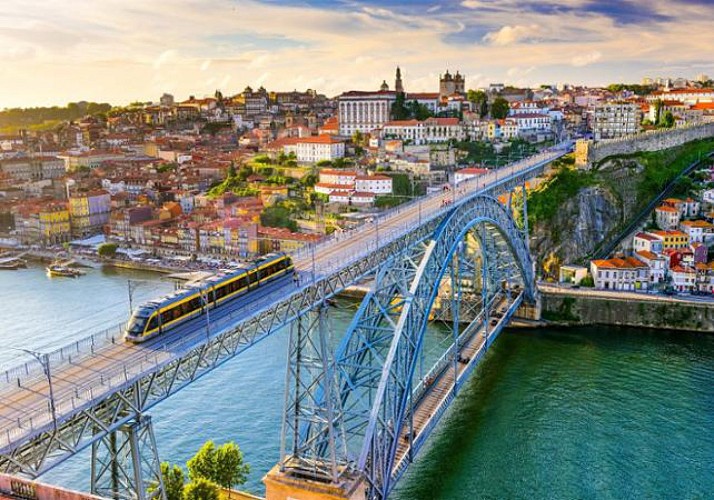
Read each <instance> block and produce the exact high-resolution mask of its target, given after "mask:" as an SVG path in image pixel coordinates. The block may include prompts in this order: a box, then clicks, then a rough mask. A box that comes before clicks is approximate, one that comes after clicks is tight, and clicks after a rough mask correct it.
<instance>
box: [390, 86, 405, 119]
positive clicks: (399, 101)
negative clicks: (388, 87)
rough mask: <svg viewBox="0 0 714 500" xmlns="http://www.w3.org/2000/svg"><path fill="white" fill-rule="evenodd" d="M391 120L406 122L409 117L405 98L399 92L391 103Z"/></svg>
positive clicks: (402, 93)
mask: <svg viewBox="0 0 714 500" xmlns="http://www.w3.org/2000/svg"><path fill="white" fill-rule="evenodd" d="M391 111H392V120H406V119H407V118H408V117H409V110H408V109H407V106H406V96H405V95H404V92H399V93H398V94H397V97H396V98H395V99H394V103H392V110H391Z"/></svg>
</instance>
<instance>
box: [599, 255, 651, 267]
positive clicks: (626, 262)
mask: <svg viewBox="0 0 714 500" xmlns="http://www.w3.org/2000/svg"><path fill="white" fill-rule="evenodd" d="M592 263H593V264H594V265H595V266H596V267H601V268H603V269H641V268H647V267H648V266H647V265H646V264H645V263H644V262H642V261H641V260H639V259H636V258H635V257H624V258H614V259H600V260H593V261H592Z"/></svg>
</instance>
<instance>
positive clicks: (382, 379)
mask: <svg viewBox="0 0 714 500" xmlns="http://www.w3.org/2000/svg"><path fill="white" fill-rule="evenodd" d="M526 231H527V228H526V229H525V230H521V229H519V228H518V227H517V226H516V224H515V223H514V221H513V218H512V217H511V214H510V213H509V210H508V208H507V207H504V206H503V205H502V204H501V203H499V202H498V201H497V200H495V199H494V198H492V197H489V196H477V197H475V198H472V199H470V200H469V201H467V202H465V203H462V204H460V205H459V206H457V207H456V208H454V209H453V210H452V211H451V212H450V213H449V214H448V215H447V216H446V217H445V218H444V219H442V220H441V221H440V223H439V225H438V226H437V227H436V228H435V230H434V232H433V234H432V235H431V236H430V237H429V238H426V239H423V240H419V241H416V242H415V243H414V244H413V245H412V246H409V247H405V248H404V250H403V251H402V252H401V253H395V254H393V255H392V256H391V257H390V258H389V259H388V260H386V261H384V263H383V264H382V265H381V266H380V268H379V270H378V271H377V275H376V279H375V282H374V286H373V288H372V289H371V291H370V292H369V293H368V294H367V296H366V297H365V298H364V300H363V301H362V304H361V306H360V308H359V311H358V312H357V314H356V315H355V317H354V319H353V321H352V323H351V325H350V327H349V329H348V331H347V332H346V334H345V336H344V339H343V341H342V343H341V345H340V346H339V348H338V349H337V351H336V353H335V354H334V358H333V359H332V360H330V361H328V360H326V357H327V355H328V354H327V353H326V352H325V349H326V348H325V343H324V329H325V327H324V326H321V327H319V328H313V329H310V328H309V327H307V328H305V329H302V328H301V331H300V334H299V335H298V338H299V339H300V340H299V341H296V342H292V343H291V351H290V372H289V376H288V382H289V384H288V389H287V390H288V398H287V399H286V413H285V422H284V434H283V438H284V443H283V452H284V457H285V458H284V460H283V463H282V470H283V471H284V472H286V473H292V474H296V475H300V476H304V477H305V476H309V477H311V478H312V479H313V480H317V481H330V482H337V480H338V477H339V475H340V474H341V473H344V472H351V473H354V472H356V473H357V474H360V475H362V476H363V477H364V478H365V479H366V480H367V481H368V482H369V491H370V492H371V493H370V495H371V498H386V497H387V495H388V494H389V492H390V491H391V490H392V488H393V486H394V484H395V483H396V481H397V480H398V478H399V477H400V476H401V474H402V473H403V472H404V470H405V469H406V466H407V465H408V463H410V462H411V460H412V459H413V456H414V454H415V453H416V451H418V449H419V448H420V447H421V445H422V444H423V442H424V440H425V439H426V437H428V435H429V433H430V431H431V428H433V424H432V425H431V428H429V429H418V428H417V426H415V424H414V422H413V418H414V415H415V411H417V406H418V403H419V401H420V400H421V399H423V398H424V397H425V395H426V394H427V393H428V392H429V387H428V384H432V383H433V381H429V382H428V383H426V384H425V380H427V381H428V380H429V379H428V378H425V377H424V376H423V374H422V375H421V376H417V367H418V364H419V362H420V359H421V356H422V354H423V352H422V346H423V342H424V334H425V331H426V326H427V322H428V320H429V319H430V312H431V311H432V308H433V305H434V302H435V300H436V298H437V293H438V292H439V290H440V288H441V287H442V285H443V283H444V280H445V279H448V281H449V283H450V289H451V292H450V293H451V299H450V301H448V302H449V303H450V304H451V305H450V311H451V317H452V320H453V333H454V342H453V343H452V345H451V347H450V349H449V350H448V352H447V353H445V354H444V356H442V359H440V362H437V365H436V366H435V367H434V368H433V369H432V371H431V372H430V373H434V374H435V375H434V376H439V375H440V374H441V373H443V372H444V371H447V370H449V365H450V364H453V365H454V366H455V368H454V373H455V375H454V383H453V391H454V394H455V393H456V390H457V389H458V387H459V386H460V385H461V383H463V377H461V379H459V376H458V369H457V366H458V365H457V360H458V358H460V357H462V356H461V354H460V353H461V352H462V351H461V349H462V348H463V347H464V346H465V345H466V342H467V341H468V339H469V336H471V338H472V336H473V332H474V328H478V327H479V326H481V327H482V328H483V329H484V342H483V344H484V350H485V349H486V348H487V347H488V345H489V344H490V343H491V342H492V341H493V339H494V338H495V336H496V335H497V334H498V331H500V328H501V327H502V325H503V324H505V321H507V320H508V318H509V317H510V315H511V314H513V312H514V311H515V310H516V309H517V308H518V306H519V305H520V303H521V301H522V300H524V299H525V300H527V301H530V302H533V301H535V299H536V290H535V280H534V276H533V265H532V262H531V257H530V253H529V250H528V248H527V244H526V241H527V236H526V235H527V232H526ZM469 238H470V240H469ZM470 241H471V242H472V243H475V244H476V245H478V247H479V252H478V259H473V258H468V255H467V249H468V248H469V242H470ZM471 246H472V247H473V244H472V245H471ZM464 275H465V276H467V277H469V278H472V279H470V281H471V282H473V281H475V279H476V276H479V277H480V283H479V291H480V292H481V299H480V300H479V301H478V303H477V304H476V306H477V309H478V311H477V312H476V314H474V315H473V320H472V321H471V325H469V327H467V328H465V329H464V331H463V332H459V328H460V326H459V325H460V321H459V317H458V316H459V311H460V310H461V309H462V308H464V307H465V308H468V307H469V304H468V303H466V302H464V304H463V305H462V301H461V298H462V296H463V293H464V292H463V290H462V283H463V281H464V278H463V277H462V276H464ZM515 283H518V285H519V292H518V294H517V296H515V297H514V296H512V295H515V294H512V293H511V292H508V293H504V290H505V288H504V286H503V285H504V284H508V285H509V286H510V285H513V284H515ZM521 286H522V287H523V288H522V289H521V288H520V287H521ZM520 290H522V291H520ZM494 303H498V304H499V305H500V304H505V307H506V309H507V314H506V318H505V321H499V322H498V327H497V331H495V332H489V311H490V309H491V308H492V306H493V304H494ZM472 306H473V304H472ZM311 339H312V340H311ZM308 345H310V346H312V348H311V349H307V348H306V346H308ZM318 346H319V347H318ZM308 353H319V354H318V355H308ZM479 357H480V355H479ZM318 360H319V362H317V361H318ZM475 361H477V360H474V362H475ZM320 367H324V369H321V368H320ZM301 371H302V372H301ZM469 371H470V370H469ZM449 401H450V400H449ZM447 405H448V402H447ZM305 409H307V410H308V411H305ZM444 409H445V407H444V408H443V409H442V410H441V412H442V413H443V410H444ZM439 416H440V414H439V415H437V418H436V420H438V417H439ZM431 417H432V415H431V414H430V415H429V419H431ZM434 423H435V422H434ZM286 429H289V432H287V433H286V432H285V430H286ZM417 431H419V432H418V433H417ZM286 441H287V442H286ZM400 454H401V455H400Z"/></svg>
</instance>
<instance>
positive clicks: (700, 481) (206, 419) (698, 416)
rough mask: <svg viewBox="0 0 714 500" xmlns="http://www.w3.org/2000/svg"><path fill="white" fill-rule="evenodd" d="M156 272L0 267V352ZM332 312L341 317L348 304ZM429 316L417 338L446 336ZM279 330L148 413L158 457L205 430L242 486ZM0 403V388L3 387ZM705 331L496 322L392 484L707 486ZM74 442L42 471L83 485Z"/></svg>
mask: <svg viewBox="0 0 714 500" xmlns="http://www.w3.org/2000/svg"><path fill="white" fill-rule="evenodd" d="M159 277H160V276H159V275H156V274H152V273H143V272H128V271H117V270H107V269H104V270H99V269H94V270H90V271H89V272H88V274H87V275H86V276H83V277H82V278H79V279H76V280H72V279H58V278H55V279H49V278H47V277H46V275H45V274H44V271H43V269H41V268H39V267H33V268H30V269H27V270H20V271H14V272H10V271H5V272H3V273H2V274H0V365H8V364H9V365H12V364H14V363H17V362H19V361H21V356H22V355H21V354H20V355H18V354H19V353H18V352H16V351H12V350H10V349H8V347H10V346H13V347H21V348H32V349H38V350H47V349H50V348H51V347H53V346H57V345H62V344H64V343H68V342H69V341H71V340H73V339H74V338H76V337H81V336H83V335H86V334H87V333H88V332H92V331H95V330H97V329H98V328H99V326H100V325H106V323H112V322H118V321H121V320H124V319H125V318H126V314H127V311H128V293H127V280H128V279H132V280H141V281H138V283H139V286H138V287H137V288H136V291H135V292H134V302H135V303H138V302H140V301H143V300H146V299H148V298H150V297H154V296H157V295H160V294H161V293H164V292H167V291H169V290H171V289H172V285H171V284H170V283H167V282H165V281H161V280H160V279H159ZM343 306H344V308H343V309H332V310H331V312H330V317H331V320H332V321H333V324H334V325H336V326H337V327H338V329H339V327H342V329H344V326H346V324H347V322H348V321H349V318H350V315H351V314H352V312H353V309H351V307H350V305H349V304H343ZM445 335H446V334H445V332H443V331H439V330H438V329H432V331H430V333H429V339H428V340H429V342H428V346H430V348H431V349H433V350H434V352H436V348H435V346H437V345H438V344H439V343H440V342H443V341H444V337H445ZM286 350H287V338H286V335H284V334H276V335H273V336H272V337H270V338H268V339H266V340H264V341H263V342H261V343H260V344H258V345H256V346H255V347H253V348H252V349H250V350H248V351H247V352H245V353H244V354H242V355H240V356H239V357H238V358H236V359H234V360H232V361H230V362H228V363H226V364H225V365H223V366H222V367H220V368H218V369H217V370H215V371H213V372H212V373H209V374H207V375H206V376H204V377H203V378H201V379H200V380H199V381H197V382H195V383H194V384H192V385H191V386H189V387H187V388H186V389H184V390H183V391H181V392H179V393H178V394H176V395H174V396H172V397H171V398H169V399H168V400H166V401H164V402H162V403H160V404H159V405H158V406H156V407H155V408H154V409H153V410H152V411H151V412H150V414H151V416H152V418H153V422H154V429H155V432H156V439H157V445H158V448H159V453H160V455H161V458H162V460H168V461H171V462H175V463H184V462H185V461H186V460H187V459H188V458H190V457H191V456H192V455H193V453H194V452H195V451H196V449H198V447H200V445H201V444H202V443H203V442H204V441H205V440H207V439H214V440H215V441H217V442H224V441H227V440H234V441H235V442H237V443H238V444H239V445H240V446H241V448H242V449H243V451H244V455H245V459H246V461H247V462H249V463H250V464H251V468H252V471H251V474H250V480H249V482H248V483H247V484H246V485H245V489H247V490H250V491H253V492H256V493H260V492H262V483H261V478H262V476H263V475H264V474H265V473H266V472H267V471H268V470H269V469H270V468H271V467H272V466H273V465H274V464H275V463H276V461H277V460H278V455H279V441H280V420H281V418H280V417H281V412H282V405H283V390H284V387H283V386H284V378H285V357H286ZM0 404H1V402H0ZM713 429H714V335H695V334H683V333H669V332H651V331H641V330H637V329H614V328H587V329H578V330H539V331H507V332H505V333H504V334H503V335H502V336H501V337H500V338H499V339H498V341H497V342H496V343H495V344H494V347H493V348H492V350H491V352H490V353H489V354H488V356H487V357H486V358H485V360H484V362H483V363H482V365H481V366H480V367H479V368H478V369H477V371H476V372H475V375H474V376H473V377H472V379H471V381H470V383H469V384H467V385H466V386H465V387H464V389H463V390H462V393H461V396H460V397H459V398H458V399H457V400H456V403H455V404H454V406H453V408H452V409H451V410H450V411H449V412H448V413H447V415H446V417H445V419H444V421H443V422H442V423H441V425H440V428H439V430H438V431H437V432H436V433H435V434H434V435H433V436H432V438H431V440H430V442H429V443H428V445H427V446H426V448H425V449H424V450H423V451H422V453H421V455H420V456H419V458H418V460H417V462H416V463H415V464H413V465H412V466H411V468H410V470H409V471H408V473H407V475H406V476H405V477H404V478H403V479H402V482H401V484H400V485H399V488H398V489H397V490H396V491H395V493H394V495H393V497H394V498H398V499H401V500H406V499H415V500H417V499H425V500H426V499H441V498H443V499H472V498H509V499H510V498H524V499H525V498H529V499H530V498H568V499H569V498H663V499H664V498H707V497H711V492H712V491H714V473H713V470H714V433H713V432H712V430H713ZM88 459H89V454H88V452H86V451H85V452H83V453H81V454H79V455H78V456H76V457H74V458H72V459H70V460H68V461H67V462H65V463H63V464H61V465H60V466H58V467H57V468H55V469H54V470H52V471H50V472H48V473H47V474H46V475H45V476H43V478H42V480H44V481H47V482H50V483H54V484H60V485H64V486H67V487H71V488H76V489H82V490H87V489H88V483H89V464H88Z"/></svg>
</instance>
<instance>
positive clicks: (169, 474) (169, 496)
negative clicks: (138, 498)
mask: <svg viewBox="0 0 714 500" xmlns="http://www.w3.org/2000/svg"><path fill="white" fill-rule="evenodd" d="M161 479H162V481H163V482H164V493H166V500H182V499H183V492H184V482H185V479H184V475H183V469H181V467H179V466H178V465H171V464H170V463H168V462H161ZM156 487H157V485H156V484H153V485H151V486H149V488H147V489H148V492H149V493H151V492H152V491H154V490H156Z"/></svg>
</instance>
